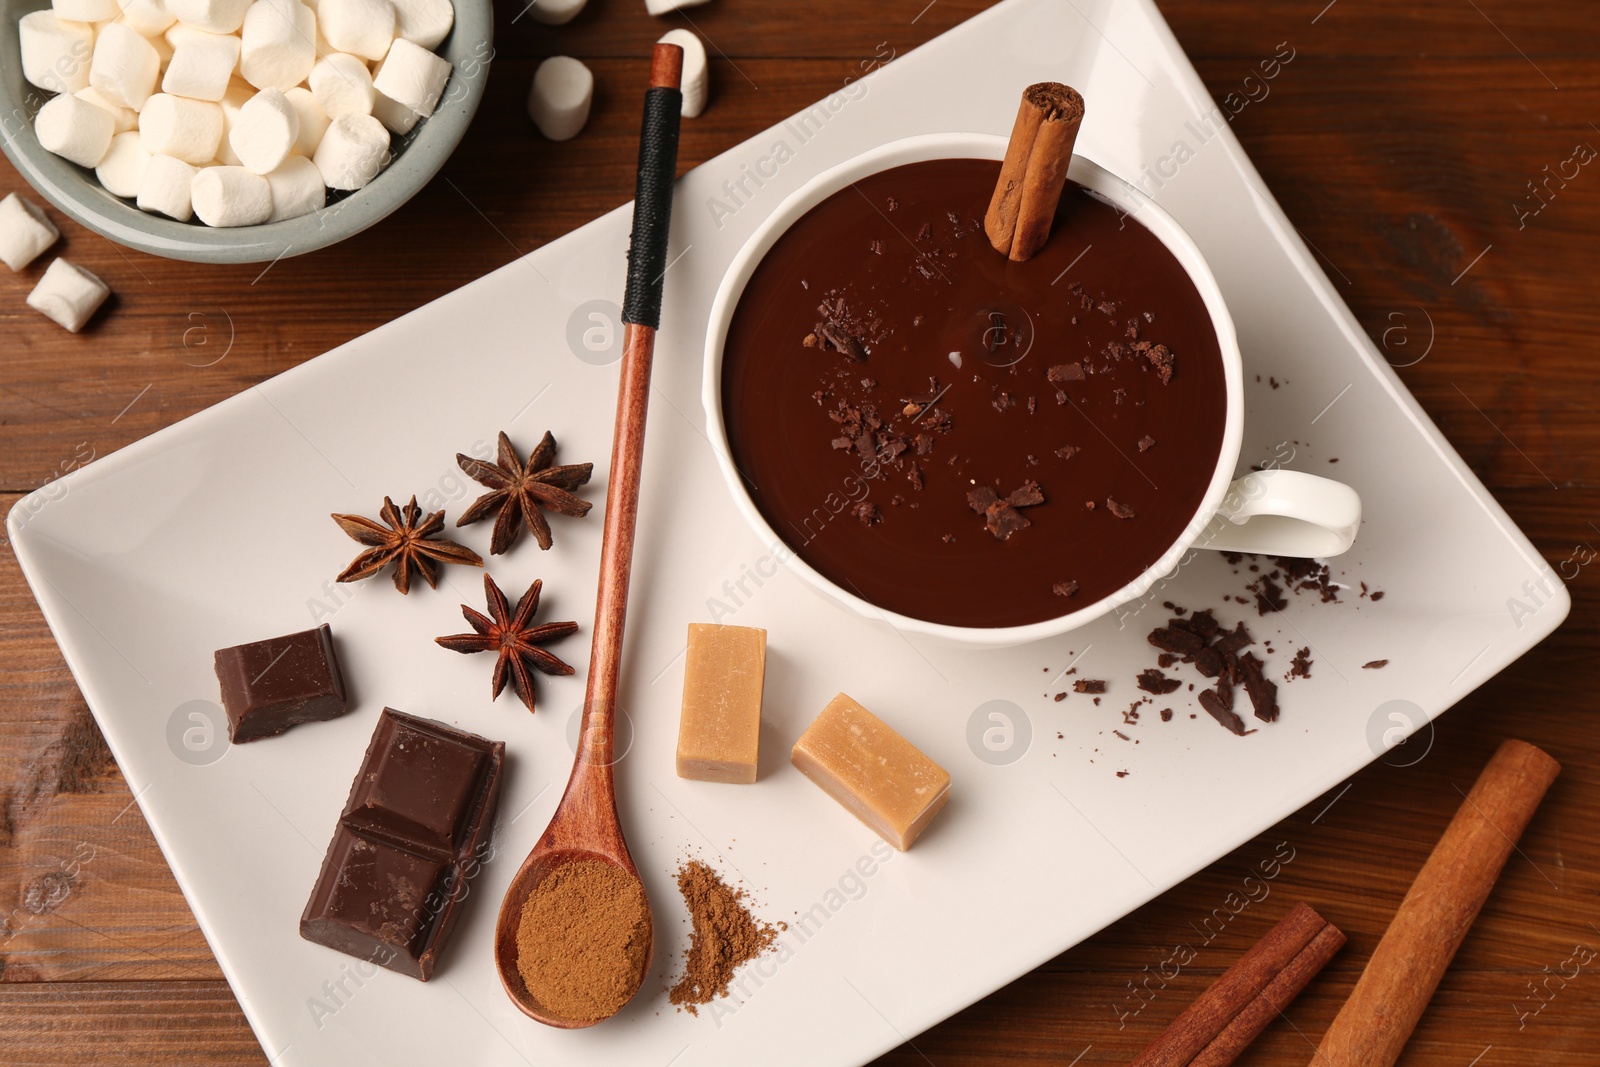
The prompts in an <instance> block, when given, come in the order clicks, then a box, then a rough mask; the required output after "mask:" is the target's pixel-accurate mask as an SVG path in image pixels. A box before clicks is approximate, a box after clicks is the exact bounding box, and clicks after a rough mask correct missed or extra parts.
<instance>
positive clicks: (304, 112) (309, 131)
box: [283, 85, 328, 161]
mask: <svg viewBox="0 0 1600 1067" xmlns="http://www.w3.org/2000/svg"><path fill="white" fill-rule="evenodd" d="M283 96H284V99H286V100H288V101H289V103H290V105H292V106H293V107H294V113H295V115H296V116H298V117H299V119H300V135H299V136H298V137H296V138H295V139H294V150H295V152H297V153H298V154H300V155H302V156H305V157H306V159H307V160H308V161H309V160H310V159H311V157H312V156H313V155H315V154H316V151H317V144H318V142H320V141H321V140H322V134H323V132H324V131H326V130H327V128H328V113H327V112H325V111H323V110H322V105H321V104H319V103H317V98H316V97H315V96H313V95H312V94H311V90H310V89H307V88H306V87H305V86H303V85H297V86H295V87H294V88H293V89H290V90H289V91H288V92H286V93H284V94H283Z"/></svg>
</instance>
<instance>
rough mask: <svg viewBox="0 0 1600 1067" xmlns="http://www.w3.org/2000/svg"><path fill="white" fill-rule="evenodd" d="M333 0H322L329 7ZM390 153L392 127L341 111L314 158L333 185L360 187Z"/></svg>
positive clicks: (375, 174)
mask: <svg viewBox="0 0 1600 1067" xmlns="http://www.w3.org/2000/svg"><path fill="white" fill-rule="evenodd" d="M332 2H334V0H322V3H323V6H324V7H326V6H327V5H328V4H329V3H332ZM388 154H389V131H388V130H386V129H384V128H383V123H381V122H379V121H378V120H377V119H375V118H373V117H372V116H371V115H340V116H339V117H338V118H336V119H334V120H333V121H332V122H330V123H329V124H328V129H327V132H326V133H324V134H323V135H322V143H321V144H319V145H317V154H316V155H315V156H313V157H312V159H311V161H312V162H313V163H315V164H316V165H317V170H319V171H321V172H322V181H323V184H325V185H327V186H328V188H330V189H360V188H362V187H363V186H365V185H366V184H367V183H368V182H370V181H371V180H372V179H373V178H375V177H377V176H378V171H379V170H381V169H382V168H383V164H384V162H385V157H387V156H388Z"/></svg>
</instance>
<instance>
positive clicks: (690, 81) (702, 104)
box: [660, 30, 708, 119]
mask: <svg viewBox="0 0 1600 1067" xmlns="http://www.w3.org/2000/svg"><path fill="white" fill-rule="evenodd" d="M660 43H662V44H675V45H677V46H678V47H679V48H681V49H683V117H684V118H686V119H692V118H695V117H696V116H698V115H699V114H700V112H702V111H704V110H705V109H706V93H707V82H708V78H707V75H706V46H705V44H704V42H702V41H701V40H700V36H699V35H698V34H696V33H695V32H694V31H693V30H668V31H667V32H666V33H664V34H662V35H661V42H660Z"/></svg>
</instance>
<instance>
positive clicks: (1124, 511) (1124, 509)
mask: <svg viewBox="0 0 1600 1067" xmlns="http://www.w3.org/2000/svg"><path fill="white" fill-rule="evenodd" d="M1106 508H1107V509H1109V510H1110V512H1111V514H1113V515H1115V516H1116V517H1117V518H1119V519H1131V518H1133V509H1132V508H1130V507H1129V506H1128V505H1126V504H1119V503H1117V502H1116V501H1115V500H1112V499H1111V498H1110V497H1106Z"/></svg>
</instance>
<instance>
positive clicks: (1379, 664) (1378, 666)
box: [1361, 659, 1389, 671]
mask: <svg viewBox="0 0 1600 1067" xmlns="http://www.w3.org/2000/svg"><path fill="white" fill-rule="evenodd" d="M1388 665H1389V661H1388V660H1386V659H1370V660H1368V661H1367V662H1365V663H1363V664H1362V665H1361V669H1362V670H1364V671H1377V670H1382V669H1383V668H1384V667H1387V666H1388Z"/></svg>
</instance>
